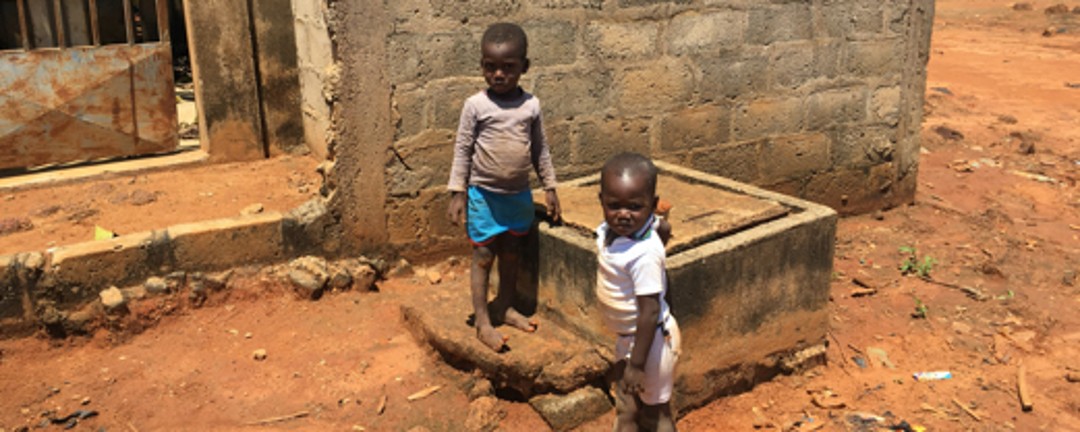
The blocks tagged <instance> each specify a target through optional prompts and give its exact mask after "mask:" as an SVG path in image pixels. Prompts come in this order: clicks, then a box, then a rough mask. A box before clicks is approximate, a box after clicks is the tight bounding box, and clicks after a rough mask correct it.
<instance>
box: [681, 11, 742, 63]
mask: <svg viewBox="0 0 1080 432" xmlns="http://www.w3.org/2000/svg"><path fill="white" fill-rule="evenodd" d="M746 32H747V13H746V11H740V10H722V11H717V12H709V13H697V12H687V13H684V14H681V15H678V16H676V17H675V18H673V19H672V20H671V24H669V25H668V29H667V32H666V34H667V41H666V42H667V52H668V53H670V54H674V55H684V54H696V53H704V52H716V51H724V50H732V49H735V48H736V47H738V46H740V45H742V43H743V40H744V38H745V36H744V35H745V34H746Z"/></svg>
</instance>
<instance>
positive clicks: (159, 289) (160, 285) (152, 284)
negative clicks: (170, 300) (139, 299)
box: [143, 276, 169, 294]
mask: <svg viewBox="0 0 1080 432" xmlns="http://www.w3.org/2000/svg"><path fill="white" fill-rule="evenodd" d="M143 287H144V288H146V292H148V293H150V294H164V293H166V292H168V291H169V284H168V283H167V282H166V281H165V279H164V278H160V277H157V276H153V277H150V278H148V279H146V282H143Z"/></svg>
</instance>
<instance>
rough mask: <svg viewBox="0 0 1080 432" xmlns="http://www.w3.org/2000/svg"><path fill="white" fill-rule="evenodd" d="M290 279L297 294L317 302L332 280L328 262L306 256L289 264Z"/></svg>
mask: <svg viewBox="0 0 1080 432" xmlns="http://www.w3.org/2000/svg"><path fill="white" fill-rule="evenodd" d="M289 268H290V270H289V272H288V277H289V281H291V282H292V284H293V287H294V289H295V290H296V293H297V294H299V295H300V296H301V297H303V298H306V299H310V300H317V299H318V298H319V297H321V296H322V292H323V289H324V288H325V287H326V283H327V282H328V280H329V279H330V275H329V273H328V272H327V268H326V260H324V259H322V258H318V257H314V256H304V257H300V258H297V259H295V260H293V261H292V262H290V263H289Z"/></svg>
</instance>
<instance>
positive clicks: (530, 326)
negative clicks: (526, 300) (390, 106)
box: [503, 307, 540, 333]
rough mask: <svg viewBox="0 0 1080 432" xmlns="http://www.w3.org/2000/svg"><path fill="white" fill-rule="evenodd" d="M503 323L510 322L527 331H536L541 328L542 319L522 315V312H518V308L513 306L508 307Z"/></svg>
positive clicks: (511, 324) (513, 325) (515, 326)
mask: <svg viewBox="0 0 1080 432" xmlns="http://www.w3.org/2000/svg"><path fill="white" fill-rule="evenodd" d="M503 323H506V324H509V325H510V326H512V327H514V328H516V329H518V330H521V331H523V332H526V333H532V332H535V331H536V330H537V329H538V328H540V321H537V320H536V319H535V318H526V317H525V315H522V314H521V312H518V311H517V309H514V308H512V307H510V308H506V312H505V313H503Z"/></svg>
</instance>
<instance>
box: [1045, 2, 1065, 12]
mask: <svg viewBox="0 0 1080 432" xmlns="http://www.w3.org/2000/svg"><path fill="white" fill-rule="evenodd" d="M1043 13H1045V14H1047V15H1059V14H1067V13H1069V7H1068V6H1066V5H1065V4H1064V3H1058V4H1056V5H1053V6H1050V7H1048V8H1046V10H1044V11H1043Z"/></svg>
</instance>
